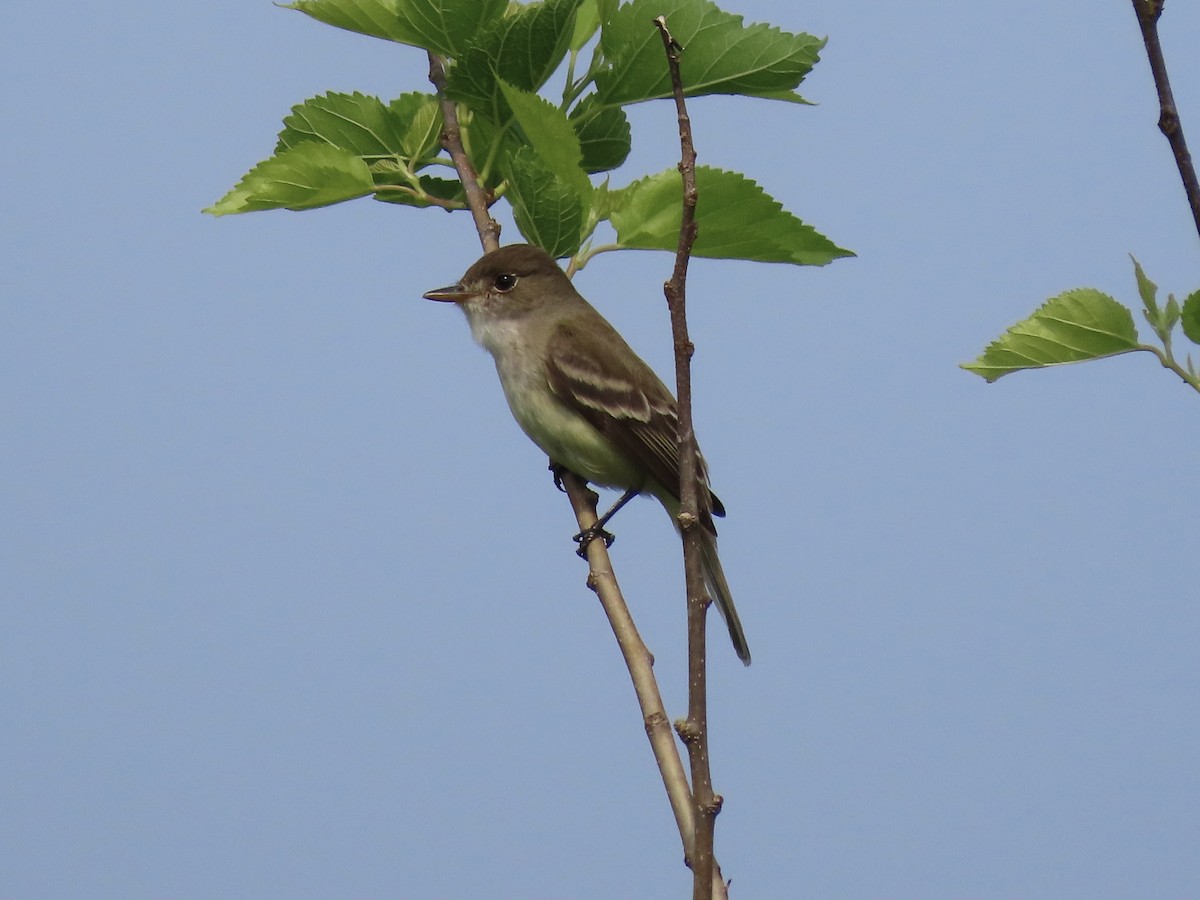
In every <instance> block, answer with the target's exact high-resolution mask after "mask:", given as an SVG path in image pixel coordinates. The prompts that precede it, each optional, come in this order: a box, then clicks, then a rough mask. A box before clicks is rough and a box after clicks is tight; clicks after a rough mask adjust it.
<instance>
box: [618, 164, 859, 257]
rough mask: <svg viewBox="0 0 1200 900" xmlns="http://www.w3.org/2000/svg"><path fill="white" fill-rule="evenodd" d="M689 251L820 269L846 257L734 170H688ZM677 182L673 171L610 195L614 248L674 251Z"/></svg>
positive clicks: (679, 187)
mask: <svg viewBox="0 0 1200 900" xmlns="http://www.w3.org/2000/svg"><path fill="white" fill-rule="evenodd" d="M696 188H697V191H698V194H699V199H698V200H697V204H696V224H697V226H698V228H699V232H698V234H697V237H696V243H695V245H694V247H693V248H692V249H693V253H694V254H695V255H696V256H706V257H711V258H716V259H750V260H755V261H757V262H780V263H792V264H794V265H801V266H823V265H825V264H826V263H829V262H832V261H833V260H835V259H838V258H839V257H845V256H853V255H854V254H853V253H851V252H850V251H849V250H844V249H842V248H841V247H838V246H837V245H836V244H834V243H833V242H832V241H830V240H829V239H828V238H827V237H825V236H824V235H821V234H819V233H817V232H816V231H815V230H814V229H813V228H812V227H811V226H809V225H805V224H804V223H803V222H801V221H800V220H799V219H797V218H796V217H795V216H793V215H792V214H791V213H789V212H787V211H786V210H785V209H784V208H783V206H782V205H781V204H780V203H779V202H777V201H776V200H774V199H773V198H771V197H770V196H769V195H768V194H767V193H766V192H765V191H764V190H763V189H762V188H760V187H759V186H758V185H757V184H756V183H755V182H753V181H751V180H750V179H749V178H747V177H746V176H744V175H742V174H740V173H738V172H726V171H724V170H722V169H713V168H709V167H707V166H699V167H697V169H696ZM682 194H683V181H682V177H681V176H680V174H679V171H678V170H676V169H668V170H667V171H665V172H660V173H659V174H657V175H651V176H649V177H647V178H643V179H641V180H640V181H635V182H634V183H633V184H631V185H629V186H628V187H626V188H622V189H621V190H619V191H613V192H612V193H611V194H610V202H611V208H612V215H611V221H612V224H613V227H614V228H616V230H617V243H618V244H620V245H621V246H622V247H629V248H633V249H640V250H670V251H674V250H675V248H676V246H677V245H678V243H679V223H680V220H681V219H682V217H683V198H682Z"/></svg>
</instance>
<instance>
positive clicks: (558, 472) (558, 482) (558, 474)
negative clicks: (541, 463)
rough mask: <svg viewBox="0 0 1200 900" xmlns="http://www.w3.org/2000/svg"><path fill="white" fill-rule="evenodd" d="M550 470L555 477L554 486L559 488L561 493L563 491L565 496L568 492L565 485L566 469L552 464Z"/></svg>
mask: <svg viewBox="0 0 1200 900" xmlns="http://www.w3.org/2000/svg"><path fill="white" fill-rule="evenodd" d="M549 469H550V474H551V475H553V476H554V486H555V487H556V488H558V489H559V490H560V491H562V493H564V494H565V493H566V492H567V489H566V487H565V486H564V485H563V472H565V471H567V470H566V467H564V466H560V465H559V464H558V463H556V462H552V463H550V465H549Z"/></svg>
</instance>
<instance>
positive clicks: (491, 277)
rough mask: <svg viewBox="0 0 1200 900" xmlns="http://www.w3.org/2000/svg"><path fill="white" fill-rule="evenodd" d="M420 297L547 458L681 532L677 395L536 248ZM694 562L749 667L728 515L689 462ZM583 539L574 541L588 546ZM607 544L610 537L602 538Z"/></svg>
mask: <svg viewBox="0 0 1200 900" xmlns="http://www.w3.org/2000/svg"><path fill="white" fill-rule="evenodd" d="M423 296H424V298H425V299H428V300H437V301H442V302H448V303H454V304H456V305H457V306H458V307H459V308H460V309H462V311H463V312H464V313H465V314H466V318H467V323H468V325H469V326H470V330H471V334H472V336H473V337H474V339H475V340H476V341H477V342H478V343H479V344H481V345H482V346H483V348H484V349H485V350H487V351H488V352H489V353H490V354H491V356H492V358H493V360H494V362H495V364H496V373H497V374H498V375H499V378H500V384H501V387H502V388H503V390H504V396H505V398H506V399H507V401H508V406H509V409H510V410H511V411H512V415H513V418H515V419H516V421H517V424H518V425H520V427H521V429H522V430H523V431H524V432H525V434H526V435H527V436H528V437H529V438H530V439H531V440H532V441H533V442H534V443H535V444H536V445H537V446H538V447H540V448H541V449H542V451H543V452H544V453H545V454H546V455H547V456H548V457H549V458H550V463H551V468H555V467H562V468H565V469H567V470H569V471H571V472H573V473H574V474H576V475H578V476H579V477H580V478H583V479H585V480H586V481H588V482H590V483H592V484H595V485H599V486H601V487H607V488H620V489H622V490H624V491H625V494H624V496H623V497H622V498H621V499H620V500H619V501H618V502H617V504H616V505H615V506H614V508H613V509H612V510H610V511H609V512H608V513H606V514H605V516H604V517H602V518H601V520H600V522H599V523H597V524H598V526H601V527H602V526H603V524H604V523H605V522H606V521H607V520H608V518H610V517H611V515H612V513H614V512H615V511H616V510H617V509H618V508H620V507H621V506H622V505H623V504H624V503H625V502H626V501H627V500H628V499H630V498H631V497H633V496H636V495H638V494H646V495H649V496H651V497H654V498H655V499H657V500H658V501H659V502H660V503H661V504H662V506H663V507H664V508H665V509H666V511H667V513H668V514H669V515H670V517H671V521H672V523H673V524H674V525H675V527H676V529H677V530H678V528H679V522H678V514H679V509H680V500H679V498H680V472H679V445H678V437H677V435H678V423H679V414H678V407H677V406H676V403H675V397H674V396H673V395H672V394H671V391H670V390H669V389H668V388H667V386H666V385H665V384H663V382H662V380H661V379H660V378H659V377H658V376H657V375H656V374H655V373H654V370H653V369H651V368H650V366H648V365H647V364H646V363H645V362H644V361H643V360H642V359H641V357H639V356H638V355H637V353H636V352H634V350H633V349H632V348H631V347H630V346H629V344H627V343H626V342H625V339H624V338H622V337H621V335H620V333H619V332H618V331H617V330H616V329H615V328H614V327H613V326H612V325H611V324H609V322H608V320H607V319H605V318H604V316H602V315H601V314H600V313H599V312H598V311H597V310H596V308H595V307H593V306H592V305H591V304H590V303H588V301H587V300H585V299H584V298H583V297H582V296H581V295H580V293H579V292H578V291H577V290H575V286H574V284H572V282H571V279H570V278H568V277H567V275H566V273H564V272H563V271H562V269H560V268H559V266H558V264H557V263H556V262H555V261H554V258H553V257H552V256H550V254H549V253H547V252H546V251H545V250H543V249H542V248H540V247H537V246H534V245H532V244H510V245H508V246H505V247H501V248H499V249H497V250H493V251H491V252H488V253H485V254H484V255H483V256H482V257H480V258H479V259H478V260H477V261H476V262H475V263H474V264H473V265H472V266H471V267H470V268H469V269H467V271H466V274H464V275H463V277H462V278H461V279H460V280H459V281H458V282H457V283H455V284H452V285H449V286H447V287H442V288H437V289H436V290H432V291H428V292H426V293H425V294H424V295H423ZM698 475H699V478H698V481H699V484H698V492H697V493H698V506H699V519H700V523H699V524H700V527H699V528H698V529H697V531H698V533H699V536H700V541H699V543H700V547H701V563H702V570H703V574H704V582H705V586H706V588H707V589H708V592H709V594H710V596H711V597H712V599H713V601H714V602H715V604H716V607H717V609H718V611H719V612H720V613H721V616H722V617H723V618H724V620H725V624H726V626H727V627H728V629H729V637H730V639H731V641H732V642H733V647H734V651H735V652H736V653H737V655H738V658H739V659H740V660H741V661H742V662H743V663H744V664H746V665H749V664H750V648H749V645H748V644H747V643H746V635H745V632H744V630H743V628H742V623H741V620H740V619H739V618H738V614H737V609H736V607H735V606H734V603H733V595H732V593H731V591H730V589H729V583H728V581H727V580H726V578H725V573H724V570H723V569H722V568H721V561H720V558H719V557H718V555H717V530H716V527H715V525H714V523H713V516H724V515H725V508H724V506H723V505H722V503H721V501H720V500H719V499H718V498H717V496H716V495H715V494H714V493H713V492H712V490H711V488H710V487H709V484H708V472H707V466H706V464H705V462H704V459H703V457H699V458H698ZM596 533H601V534H605V533H604V532H600V531H598V530H596V531H593V533H592V534H588V533H586V532H585V533H581V534H580V535H577V536H576V539H577V540H584V541H586V540H587V539H590V538H591V537H593V536H594V535H595V534H596ZM608 537H611V536H608Z"/></svg>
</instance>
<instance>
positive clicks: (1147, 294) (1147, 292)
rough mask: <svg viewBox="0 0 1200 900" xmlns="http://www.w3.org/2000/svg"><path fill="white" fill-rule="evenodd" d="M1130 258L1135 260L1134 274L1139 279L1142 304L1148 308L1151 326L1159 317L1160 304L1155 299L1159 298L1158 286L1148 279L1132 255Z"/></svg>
mask: <svg viewBox="0 0 1200 900" xmlns="http://www.w3.org/2000/svg"><path fill="white" fill-rule="evenodd" d="M1129 258H1130V259H1132V260H1133V274H1134V277H1135V278H1137V286H1138V293H1139V294H1141V296H1142V303H1143V304H1144V305H1145V307H1146V318H1147V319H1148V320H1149V321H1150V324H1151V325H1155V324H1156V323H1157V320H1158V317H1159V311H1158V303H1156V302H1155V298H1156V297H1157V296H1158V285H1157V284H1155V283H1154V282H1153V281H1151V280H1150V279H1149V278H1147V277H1146V273H1145V272H1143V271H1142V264H1141V263H1140V262H1138V261H1137V259H1136V258H1135V257H1134V256H1133V254H1132V253H1131V254H1130V255H1129Z"/></svg>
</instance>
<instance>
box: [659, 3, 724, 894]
mask: <svg viewBox="0 0 1200 900" xmlns="http://www.w3.org/2000/svg"><path fill="white" fill-rule="evenodd" d="M654 24H655V25H656V26H657V27H658V30H659V33H660V35H661V36H662V41H663V50H664V52H665V53H666V56H667V66H668V68H669V69H670V72H671V86H672V88H673V92H674V95H675V112H676V115H677V118H678V121H679V145H680V162H679V172H680V174H681V175H682V178H683V215H682V219H681V221H680V225H679V245H678V248H677V249H676V252H675V268H674V271H673V272H672V273H671V280H670V281H668V282H667V283H666V284H665V285H664V286H663V293H664V294H665V295H666V298H667V306H668V308H669V309H670V311H671V335H672V338H673V341H674V345H675V385H676V400H677V402H678V407H679V486H680V490H679V501H680V512H679V531H680V535H681V537H682V540H683V570H684V579H685V583H686V587H687V626H688V627H687V632H688V715H687V719H686V720H684V721H683V722H680V723H677V724H676V726H675V727H676V731H677V732H678V733H679V736H680V738H681V739H682V740H683V742H684V744H685V746H686V747H687V751H688V760H689V762H690V764H691V775H692V779H691V780H692V808H693V811H694V816H695V820H696V829H695V832H694V834H693V839H692V852H691V855H690V856H689V858H688V862H689V864H690V865H691V867H692V897H693V900H712V898H713V897H714V896H716V897H724V896H726V895H727V892H726V890H725V884H724V880H723V879H722V877H721V870H720V867H719V866H718V865H717V863H716V859H715V857H714V853H713V830H714V825H715V823H716V817H717V813H718V812H720V810H721V798H720V797H719V796H717V795H715V794H714V793H713V789H712V773H711V770H710V767H709V757H708V675H707V668H708V660H707V648H706V646H705V644H706V628H705V619H706V614H707V612H708V606H709V602H710V601H709V598H708V596H707V593H708V592H707V589H706V588H705V585H704V575H703V567H702V563H701V554H702V552H703V550H702V546H701V543H700V542H701V540H702V536H701V533H700V529H701V528H702V527H703V526H702V524H701V521H700V513H699V480H698V473H699V465H700V464H699V451H698V449H697V447H696V435H695V430H694V428H693V425H692V369H691V365H692V354H693V352H694V351H695V348H694V347H693V345H692V342H691V339H690V338H689V337H688V328H687V297H686V292H687V270H688V261H689V260H690V258H691V254H692V245H693V244H694V243H695V241H696V232H697V227H696V199H697V196H698V191H697V188H696V148H695V143H694V141H693V139H692V123H691V119H690V118H689V117H688V112H687V105H686V104H685V102H684V95H683V81H682V78H681V76H680V74H679V54H680V53H681V52H682V51H683V47H682V46H681V45H680V44H679V42H678V41H676V40H675V38H673V37H672V36H671V32H670V31H669V30H668V28H667V20H666V18H665V17H663V16H659V17H658V18H656V19H655V20H654Z"/></svg>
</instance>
